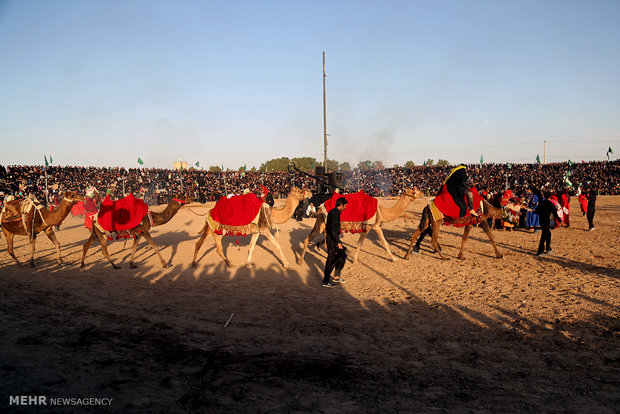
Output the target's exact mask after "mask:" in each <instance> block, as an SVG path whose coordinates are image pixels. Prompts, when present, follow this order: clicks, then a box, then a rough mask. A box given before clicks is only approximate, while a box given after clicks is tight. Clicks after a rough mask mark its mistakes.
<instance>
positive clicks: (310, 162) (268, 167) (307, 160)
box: [209, 157, 450, 173]
mask: <svg viewBox="0 0 620 414" xmlns="http://www.w3.org/2000/svg"><path fill="white" fill-rule="evenodd" d="M291 163H292V164H295V167H297V168H299V169H300V170H302V171H305V172H309V173H312V172H314V171H315V169H316V167H322V166H323V162H322V161H317V159H316V158H314V157H300V158H288V157H280V158H274V159H272V160H269V161H265V162H264V163H262V164H261V165H260V166H259V167H258V168H256V167H254V166H253V167H252V168H250V169H249V170H248V168H247V166H246V165H243V166H241V167H239V168H238V169H237V170H238V171H253V172H255V171H262V172H270V171H274V172H275V171H287V170H288V169H289V167H290V165H291ZM449 164H450V163H449V162H448V161H447V160H442V159H439V160H438V161H437V163H434V160H433V159H430V158H429V159H428V160H426V161H424V162H423V163H422V165H423V166H427V167H428V166H433V165H435V166H439V167H441V166H445V165H449ZM415 166H416V163H415V162H413V161H407V162H406V163H405V164H404V165H403V167H405V168H413V167H415ZM393 167H395V168H398V167H400V165H397V164H395V165H394V166H393ZM384 168H386V166H385V165H384V164H383V161H380V160H375V161H372V160H363V161H360V162H358V163H357V166H356V167H355V168H351V164H349V163H348V162H339V161H337V160H330V159H327V170H328V171H352V170H358V171H375V170H382V169H384ZM209 171H215V172H219V171H222V168H221V167H220V166H219V165H212V166H210V167H209Z"/></svg>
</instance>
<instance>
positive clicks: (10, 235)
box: [2, 228, 21, 265]
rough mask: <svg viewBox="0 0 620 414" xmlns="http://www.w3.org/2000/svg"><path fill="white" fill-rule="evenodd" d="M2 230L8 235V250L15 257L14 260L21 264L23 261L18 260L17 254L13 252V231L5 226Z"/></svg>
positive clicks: (5, 235)
mask: <svg viewBox="0 0 620 414" xmlns="http://www.w3.org/2000/svg"><path fill="white" fill-rule="evenodd" d="M2 232H3V233H4V237H6V252H7V253H8V254H9V256H11V257H12V258H13V260H15V263H16V264H18V265H20V264H21V263H20V262H19V260H17V256H15V253H14V252H13V236H14V235H13V233H9V232H8V231H6V230H5V229H4V228H3V229H2Z"/></svg>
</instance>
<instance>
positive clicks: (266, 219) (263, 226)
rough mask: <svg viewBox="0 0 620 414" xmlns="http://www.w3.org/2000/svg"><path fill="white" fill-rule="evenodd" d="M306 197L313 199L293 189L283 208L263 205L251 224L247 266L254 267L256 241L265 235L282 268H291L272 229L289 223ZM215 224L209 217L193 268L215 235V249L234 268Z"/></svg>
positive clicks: (295, 188) (196, 251)
mask: <svg viewBox="0 0 620 414" xmlns="http://www.w3.org/2000/svg"><path fill="white" fill-rule="evenodd" d="M306 197H312V193H311V192H310V191H308V190H306V189H301V188H297V187H293V188H292V189H291V191H290V193H289V194H288V196H287V197H286V202H285V204H284V206H283V207H281V208H270V207H269V205H268V204H266V203H263V204H262V206H261V208H260V213H259V217H258V222H257V223H250V227H249V228H250V231H249V232H250V233H251V234H252V239H251V240H250V249H249V253H248V261H247V266H248V267H250V266H252V253H253V251H254V246H256V241H257V240H258V237H259V236H260V235H261V234H264V235H265V237H267V239H268V240H269V241H270V242H271V244H272V245H274V246H275V247H276V250H277V251H278V254H279V255H280V260H281V261H282V267H283V268H285V269H287V268H289V267H290V265H289V263H288V261H287V260H286V258H285V257H284V253H283V252H282V248H281V247H280V243H278V241H277V240H276V239H275V238H274V237H273V234H271V227H272V225H273V224H282V223H285V222H287V221H288V220H289V219H290V218H291V216H292V215H293V213H294V212H295V209H296V208H297V205H298V204H299V202H300V201H302V200H303V199H304V198H306ZM212 225H213V224H210V223H209V216H207V220H206V222H205V225H204V227H203V228H202V230H200V233H201V236H200V238H199V239H198V241H197V242H196V247H195V249H194V258H193V260H192V267H196V265H197V261H196V258H197V256H198V251H199V250H200V247H202V244H203V243H204V241H205V239H206V238H207V237H208V236H209V235H210V234H213V238H214V239H215V247H216V249H217V254H219V255H220V257H221V258H222V259H224V261H225V262H226V264H227V265H228V267H229V268H232V267H233V265H232V263H231V262H230V260H228V258H227V257H226V255H225V254H224V250H223V249H222V234H217V233H216V232H215V231H214V228H212Z"/></svg>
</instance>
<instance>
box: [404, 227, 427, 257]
mask: <svg viewBox="0 0 620 414" xmlns="http://www.w3.org/2000/svg"><path fill="white" fill-rule="evenodd" d="M424 230H426V228H424V229H423V228H422V227H418V229H417V230H416V231H415V233H413V235H412V236H411V242H410V243H409V248H408V249H407V254H405V260H409V256H410V255H411V250H413V245H414V244H415V242H416V241H417V240H418V237H420V234H422V232H423V231H424Z"/></svg>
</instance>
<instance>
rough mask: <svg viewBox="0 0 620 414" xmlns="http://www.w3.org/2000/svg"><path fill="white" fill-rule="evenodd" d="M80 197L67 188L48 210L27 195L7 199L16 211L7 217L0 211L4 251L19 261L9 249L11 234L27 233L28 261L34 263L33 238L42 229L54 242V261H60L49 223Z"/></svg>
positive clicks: (61, 217) (56, 220)
mask: <svg viewBox="0 0 620 414" xmlns="http://www.w3.org/2000/svg"><path fill="white" fill-rule="evenodd" d="M80 201H84V198H83V197H82V196H80V195H78V194H76V193H75V192H73V191H67V192H66V193H65V195H64V197H63V199H62V201H61V202H60V204H59V205H58V207H57V208H56V209H54V210H52V211H49V210H47V209H46V208H44V207H43V206H42V205H41V204H39V203H38V202H37V201H33V200H30V199H24V200H13V201H9V202H8V204H10V207H9V206H7V207H9V209H8V211H13V212H18V214H17V215H13V216H12V217H11V216H9V215H8V214H6V213H5V212H4V211H3V213H2V214H1V216H2V219H1V220H0V222H1V223H2V231H3V232H4V236H5V237H6V242H7V252H8V253H9V255H10V256H11V257H12V258H13V260H15V263H17V264H20V263H19V260H17V257H15V253H14V252H13V237H14V236H15V235H20V236H28V237H30V260H29V264H30V267H34V250H35V242H36V239H37V234H38V233H39V232H41V231H42V232H44V233H45V235H46V236H47V238H48V239H50V240H51V241H52V243H54V246H56V260H57V261H58V264H62V257H61V255H60V243H59V242H58V239H57V238H56V235H55V234H54V230H53V227H54V226H58V225H60V223H62V221H63V220H64V219H65V218H66V217H67V215H69V212H70V211H71V208H72V207H73V206H74V205H75V204H77V203H78V202H80ZM5 214H6V215H5Z"/></svg>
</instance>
